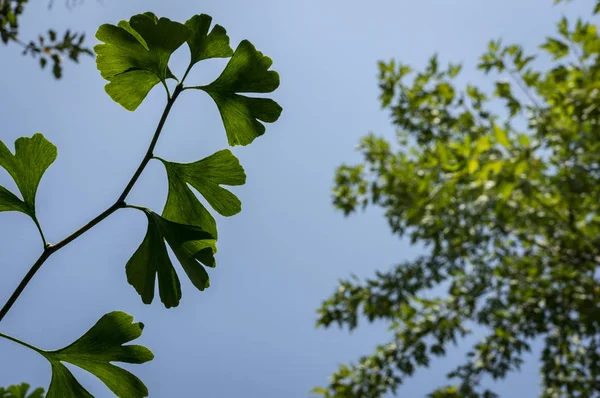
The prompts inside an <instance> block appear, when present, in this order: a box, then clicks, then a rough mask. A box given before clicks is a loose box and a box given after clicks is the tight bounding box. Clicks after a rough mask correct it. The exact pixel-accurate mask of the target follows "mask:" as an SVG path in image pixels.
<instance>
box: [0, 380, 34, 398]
mask: <svg viewBox="0 0 600 398" xmlns="http://www.w3.org/2000/svg"><path fill="white" fill-rule="evenodd" d="M29 388H30V385H29V384H27V383H21V384H16V385H14V386H9V387H7V388H6V389H4V388H1V387H0V398H44V389H43V388H36V389H35V390H34V391H32V392H31V394H29V395H27V393H28V392H29Z"/></svg>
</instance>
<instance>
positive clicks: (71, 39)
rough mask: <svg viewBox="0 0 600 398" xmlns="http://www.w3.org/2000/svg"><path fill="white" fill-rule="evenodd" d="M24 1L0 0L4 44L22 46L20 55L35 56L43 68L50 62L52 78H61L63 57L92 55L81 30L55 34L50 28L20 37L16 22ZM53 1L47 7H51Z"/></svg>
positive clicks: (0, 31) (0, 30)
mask: <svg viewBox="0 0 600 398" xmlns="http://www.w3.org/2000/svg"><path fill="white" fill-rule="evenodd" d="M27 3H28V0H0V40H1V41H2V43H4V44H6V45H7V44H16V45H19V46H21V47H23V55H30V56H32V57H33V58H34V59H37V60H38V62H39V64H40V67H41V68H42V69H43V68H45V67H46V65H48V63H49V62H51V63H52V74H53V75H54V77H55V78H56V79H60V78H61V77H62V72H63V57H65V56H66V57H68V58H69V59H71V60H72V61H74V62H79V57H80V56H81V55H82V54H85V55H93V54H92V51H91V50H90V49H89V48H87V47H84V46H83V43H84V40H85V33H75V32H71V31H70V30H66V31H65V32H64V33H63V34H60V35H59V34H58V33H57V32H56V31H55V30H52V29H50V30H49V31H48V32H45V33H42V34H40V35H39V36H38V37H37V38H36V39H30V40H26V39H23V38H22V37H21V35H20V32H19V22H20V19H21V16H22V14H23V12H24V11H25V6H26V5H27ZM53 3H54V2H53V1H50V3H49V4H48V7H49V8H51V7H52V5H53ZM75 3H76V1H74V0H67V4H66V5H67V6H68V7H71V6H73V5H75Z"/></svg>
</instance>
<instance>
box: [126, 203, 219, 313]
mask: <svg viewBox="0 0 600 398" xmlns="http://www.w3.org/2000/svg"><path fill="white" fill-rule="evenodd" d="M138 209H139V210H141V211H143V212H144V214H146V217H147V218H148V230H147V232H146V236H145V238H144V240H143V242H142V244H141V245H140V246H139V247H138V249H137V250H136V251H135V253H134V254H133V255H132V257H131V258H130V259H129V261H128V262H127V265H126V267H125V268H126V272H127V280H128V282H129V283H130V284H131V285H132V286H133V287H134V288H135V290H136V291H137V292H138V294H139V295H140V296H141V297H142V301H143V302H144V303H145V304H150V303H152V301H153V299H154V290H155V282H156V278H157V277H158V290H159V294H160V298H161V301H162V302H163V304H164V305H165V307H167V308H171V307H176V306H177V305H179V301H180V299H181V285H180V282H179V278H178V277H177V273H176V272H175V269H174V268H173V265H172V263H171V260H170V259H169V254H168V252H167V248H166V245H165V240H166V241H167V243H168V244H169V246H170V247H171V249H172V250H173V252H174V253H175V256H176V257H177V259H178V260H179V262H180V263H181V265H182V267H183V269H184V271H185V272H186V274H187V275H188V277H189V278H190V280H191V281H192V283H193V284H194V286H196V287H197V288H198V289H200V290H204V289H205V288H207V287H209V286H210V279H209V277H208V273H207V272H206V270H205V269H204V267H203V266H202V264H204V265H205V266H208V267H214V266H215V261H214V253H215V252H216V245H215V239H214V238H213V236H212V234H210V233H209V232H206V231H204V230H202V229H200V228H198V227H196V226H193V225H184V224H179V223H176V222H172V221H169V220H167V219H165V218H163V217H161V216H159V215H158V214H156V213H154V212H152V211H150V210H148V209H143V208H138Z"/></svg>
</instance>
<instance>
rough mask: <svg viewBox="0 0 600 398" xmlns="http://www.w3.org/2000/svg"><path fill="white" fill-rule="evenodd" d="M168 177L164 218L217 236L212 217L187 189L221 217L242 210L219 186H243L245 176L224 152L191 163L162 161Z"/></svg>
mask: <svg viewBox="0 0 600 398" xmlns="http://www.w3.org/2000/svg"><path fill="white" fill-rule="evenodd" d="M162 162H163V164H164V165H165V168H166V169H167V175H168V177H169V195H168V197H167V203H166V204H165V209H164V211H163V217H165V218H166V219H168V220H171V221H174V222H178V223H181V224H186V225H195V226H197V227H200V228H202V229H203V230H205V231H208V232H210V233H211V234H212V235H213V236H214V237H215V238H216V237H217V228H216V223H215V220H214V218H213V216H212V215H211V214H210V213H209V212H208V210H206V208H205V207H204V206H203V205H202V204H201V203H200V201H199V200H198V199H197V198H196V196H195V195H194V193H193V192H192V191H191V190H190V188H189V187H188V184H189V185H191V186H192V187H194V188H195V189H196V190H197V191H198V192H200V193H201V194H202V196H203V197H204V198H205V199H206V201H207V202H208V203H209V204H210V205H211V206H212V208H213V209H215V210H216V211H217V212H218V213H219V214H221V215H223V216H232V215H234V214H237V213H239V212H240V211H241V209H242V204H241V202H240V200H239V199H238V198H237V196H235V195H234V194H233V193H231V192H230V191H228V190H226V189H224V188H222V187H221V185H230V186H235V185H243V184H244V183H245V182H246V174H245V173H244V169H243V168H242V166H241V165H240V163H239V161H238V159H237V158H236V157H235V156H234V155H233V153H231V151H229V150H227V149H225V150H222V151H219V152H216V153H215V154H213V155H211V156H209V157H207V158H204V159H202V160H199V161H197V162H194V163H187V164H183V163H173V162H167V161H164V160H162Z"/></svg>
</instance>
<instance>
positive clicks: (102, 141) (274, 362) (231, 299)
mask: <svg viewBox="0 0 600 398" xmlns="http://www.w3.org/2000/svg"><path fill="white" fill-rule="evenodd" d="M62 3H63V1H62V0H56V4H55V6H54V9H52V10H51V11H48V10H47V8H46V4H47V3H46V0H33V1H31V2H30V4H29V5H28V6H27V10H26V13H25V14H24V16H23V19H22V34H23V38H28V37H32V38H33V37H35V35H36V34H37V33H38V32H41V31H44V30H46V29H48V28H56V30H58V31H59V32H60V31H63V30H64V29H67V28H71V29H73V30H75V31H86V32H88V41H87V42H88V44H92V43H95V39H94V38H93V34H94V32H95V30H96V28H97V27H98V26H99V25H100V24H102V23H116V22H118V21H119V20H121V19H128V18H129V17H130V16H131V15H133V14H136V13H140V12H145V11H153V12H154V13H156V14H157V15H158V16H165V17H169V18H171V19H174V20H178V21H181V22H183V21H185V20H186V19H187V18H189V17H190V16H192V15H193V14H199V13H207V14H210V15H211V16H213V19H214V21H215V22H216V23H219V24H221V25H223V26H224V27H225V28H226V29H227V30H228V33H229V36H230V37H231V40H232V44H233V45H234V46H235V45H237V43H239V41H241V40H242V39H249V40H250V41H251V42H252V43H254V44H255V46H256V47H257V48H258V49H259V50H261V51H262V52H263V53H265V54H266V55H268V56H270V57H271V58H272V59H273V60H274V65H273V69H275V70H277V71H278V72H279V73H280V75H281V87H280V88H279V89H278V90H277V92H276V93H275V94H274V96H273V97H274V98H275V99H276V100H277V101H278V102H279V103H280V104H281V105H282V106H283V108H284V111H283V114H282V117H281V119H280V121H279V122H277V123H275V124H273V125H268V127H267V133H266V134H265V135H264V136H263V137H261V138H259V139H257V140H256V141H255V142H254V143H253V144H252V145H250V146H248V147H236V148H234V149H233V150H234V152H235V154H236V155H237V156H238V157H239V158H240V161H241V163H242V165H243V166H244V167H245V169H246V173H247V174H248V180H247V185H245V186H243V187H236V188H235V189H234V192H235V193H236V194H238V196H239V197H240V199H241V200H242V202H243V211H242V213H241V214H239V215H237V216H234V217H232V218H223V217H220V218H217V222H218V225H219V232H220V241H219V254H218V258H217V261H218V266H217V268H216V269H215V270H212V271H211V272H210V275H211V280H212V286H211V287H210V289H208V290H206V291H204V292H198V291H196V290H195V289H194V288H193V287H192V286H191V284H190V283H189V282H188V281H187V280H186V279H185V278H182V289H183V299H182V302H181V305H180V306H179V307H178V308H175V309H170V310H166V309H164V307H162V306H161V304H160V302H158V300H156V302H155V303H154V304H153V305H151V306H146V305H144V304H142V303H141V300H140V299H139V297H138V295H137V294H136V293H135V291H134V290H133V288H132V287H131V286H129V285H128V283H127V281H126V278H125V271H124V266H125V263H126V262H127V260H128V258H129V257H130V256H131V254H132V253H133V252H134V251H135V249H136V248H137V246H138V245H139V243H140V242H141V240H142V238H143V235H144V233H145V229H146V221H145V217H144V216H143V215H142V214H140V213H139V212H135V211H132V210H123V211H120V212H118V213H117V214H115V215H113V216H111V217H110V218H109V219H107V220H106V221H104V222H102V223H101V224H100V225H99V226H98V227H96V228H94V229H93V230H92V231H90V232H89V233H87V234H86V235H84V236H83V237H81V238H80V239H78V240H77V241H75V242H74V243H72V244H71V245H69V246H67V247H66V248H65V249H63V250H61V251H60V252H59V253H57V254H56V255H54V256H53V257H52V258H51V259H50V260H49V261H48V262H47V263H46V264H45V265H44V267H43V268H42V270H41V271H40V272H39V273H38V275H37V276H36V278H35V279H34V280H33V282H32V283H31V284H30V285H29V287H28V289H27V290H26V292H25V293H24V294H23V296H22V298H21V299H20V300H19V301H18V302H17V304H16V305H15V307H14V308H13V310H12V312H11V313H9V315H8V316H7V317H6V318H5V320H4V321H3V322H2V323H1V324H0V331H2V332H4V333H8V334H11V335H14V336H16V337H19V338H21V339H23V340H25V341H27V342H29V343H32V344H34V345H37V346H40V347H42V348H45V349H55V348H59V347H62V346H64V345H66V344H69V343H70V342H72V341H73V340H74V339H76V338H77V337H79V336H80V335H81V334H82V333H83V332H85V331H86V330H87V329H88V328H89V327H91V326H92V325H93V324H94V323H95V322H96V321H97V320H98V319H99V318H100V317H101V316H102V315H103V314H105V313H107V312H110V311H114V310H123V311H126V312H128V313H130V314H133V315H134V316H135V317H136V319H137V320H140V321H143V322H144V323H145V324H146V329H145V330H144V336H143V337H142V338H141V339H140V343H142V344H144V345H147V346H148V347H150V348H151V349H152V350H153V351H154V353H155V355H156V358H155V360H154V361H152V362H150V363H148V364H145V365H142V366H135V367H133V368H132V369H134V371H135V373H136V374H137V375H138V376H139V377H140V378H141V379H142V380H144V381H145V383H146V385H147V386H148V387H149V389H150V397H169V398H170V397H190V396H193V397H196V396H202V397H210V398H221V397H223V398H225V397H227V398H229V397H239V396H246V397H261V398H280V397H286V398H292V397H298V398H300V397H307V396H308V391H309V390H310V389H311V388H312V387H314V386H315V385H321V384H325V383H326V382H327V377H328V375H329V374H330V373H331V372H332V371H334V370H335V369H336V367H337V365H338V364H339V363H341V362H347V361H351V360H354V359H357V358H358V357H359V356H360V355H361V354H365V353H368V352H370V350H371V349H372V348H373V347H374V346H375V345H376V344H378V343H384V342H386V341H387V338H388V336H387V335H386V328H385V325H372V326H366V325H364V327H362V328H360V330H358V331H356V332H354V333H353V334H351V335H350V334H348V333H347V332H346V331H338V330H336V329H331V330H316V329H315V327H314V323H315V319H316V316H315V309H316V308H317V307H318V306H319V304H320V302H321V301H322V300H323V299H325V298H326V297H327V296H328V295H329V294H330V293H331V292H332V291H333V289H334V288H335V285H336V281H337V280H338V278H341V277H346V276H347V275H349V274H350V273H356V274H357V275H359V276H370V275H371V274H372V273H373V271H374V270H376V269H387V268H389V267H391V266H392V265H394V264H395V263H398V262H400V261H402V260H405V259H408V258H411V257H414V256H415V255H416V254H417V253H418V249H417V248H411V247H410V246H409V244H408V243H407V242H406V241H402V240H398V238H397V237H394V236H392V235H391V234H390V232H389V230H388V227H387V225H386V222H385V220H384V218H383V217H382V215H381V213H380V212H379V211H376V210H370V211H367V212H366V213H365V214H362V215H357V216H354V217H351V218H348V219H344V217H343V216H342V215H341V214H340V213H338V212H335V211H334V210H333V207H332V206H331V203H330V188H331V186H332V179H333V173H334V169H335V167H336V166H337V165H339V164H340V163H342V162H344V161H346V162H352V161H355V160H357V159H358V156H357V154H356V153H355V151H354V148H355V146H356V144H357V142H358V140H359V138H360V137H361V136H362V135H364V134H366V133H368V132H369V131H373V132H376V133H378V134H382V135H385V136H388V137H392V136H393V128H392V127H391V126H390V124H389V121H388V117H387V114H386V113H385V112H382V111H381V110H380V109H379V102H378V100H377V96H378V94H379V93H378V87H377V79H376V75H377V67H376V63H377V61H378V60H380V59H385V60H388V59H390V58H397V59H399V60H401V61H403V62H405V63H408V64H411V65H416V66H421V65H424V64H425V62H426V61H427V59H428V57H429V56H430V55H431V54H433V53H434V52H438V53H439V55H440V59H441V60H442V61H443V62H447V61H453V62H456V61H461V62H464V63H465V67H464V69H463V74H462V79H463V81H470V82H472V83H477V84H479V83H482V82H483V81H484V80H483V77H482V75H481V74H479V73H478V72H476V71H475V67H474V66H475V64H476V60H477V57H478V56H479V55H480V54H481V53H482V52H483V51H484V50H485V47H486V44H487V42H488V40H489V39H493V38H498V37H503V38H504V39H505V41H507V42H517V43H521V44H523V45H524V46H525V48H526V49H530V50H533V49H534V47H535V45H536V44H538V43H540V42H541V40H542V39H543V38H544V37H545V36H546V35H547V34H552V33H553V26H554V22H555V21H556V20H557V19H558V18H559V17H560V16H561V14H562V13H563V12H564V13H567V14H568V15H576V14H577V13H578V12H580V13H584V14H585V13H587V12H588V10H590V9H591V8H590V7H591V5H590V1H584V0H580V1H576V2H574V3H573V5H572V6H569V7H553V6H552V4H551V3H552V1H551V0H535V1H523V0H504V1H501V2H500V1H498V2H491V1H481V0H452V1H451V0H430V1H407V0H380V1H373V2H364V1H355V0H351V1H341V0H329V1H317V0H304V1H294V2H291V1H286V0H259V1H252V2H250V1H244V0H228V1H225V0H224V1H189V0H186V1H183V0H171V1H168V2H167V1H158V0H128V1H126V2H125V1H123V2H117V1H114V0H104V1H103V2H102V3H97V2H95V1H92V0H88V1H86V2H85V4H83V5H80V6H77V7H75V8H74V9H72V10H68V9H66V8H65V7H63V4H62ZM19 54H20V49H19V48H17V47H15V46H11V47H8V48H7V47H2V48H0V71H1V73H2V75H1V76H2V78H0V93H1V94H2V95H0V109H1V111H0V118H1V120H2V123H1V130H0V139H1V140H2V141H3V142H5V143H6V144H7V145H9V146H10V147H11V148H12V143H13V142H14V140H15V139H16V138H18V137H20V136H31V135H32V134H33V133H35V132H42V133H43V134H44V135H45V136H46V137H47V138H48V139H49V140H50V141H52V142H53V143H54V144H56V145H57V146H58V149H59V156H58V159H57V161H56V163H55V164H54V165H52V166H51V167H50V169H49V170H48V172H47V174H46V176H45V178H44V179H43V180H42V183H41V186H40V189H39V191H38V214H39V218H40V221H41V223H42V225H43V227H44V230H45V233H46V237H47V238H48V240H49V241H51V242H56V241H59V240H60V239H62V238H64V237H65V236H66V235H68V234H70V233H71V232H72V231H73V230H75V229H76V228H78V227H79V226H81V225H82V224H84V223H85V222H87V221H88V220H90V219H91V218H93V217H95V216H96V215H97V214H98V213H99V212H101V211H103V210H104V209H105V208H106V207H107V206H108V205H110V204H111V203H112V202H113V201H114V200H115V199H116V197H117V196H118V195H119V193H120V192H121V191H122V190H123V188H124V186H125V184H126V183H127V181H128V180H129V178H130V176H131V174H132V173H133V171H134V170H135V168H136V167H137V165H138V163H139V161H140V159H141V158H142V156H143V154H144V152H145V150H146V148H147V144H148V143H149V140H150V138H151V135H152V132H153V130H154V127H155V125H156V123H157V121H158V118H159V116H160V112H161V111H162V109H163V107H164V93H163V92H162V91H161V89H160V88H159V87H157V88H156V89H155V90H154V91H153V92H152V93H151V94H150V95H149V97H148V98H147V99H146V101H145V102H144V103H143V105H142V106H141V107H140V108H139V109H138V110H137V111H136V112H134V113H130V112H127V111H125V110H124V109H123V108H121V107H120V106H119V105H117V104H115V103H114V102H112V100H111V99H110V98H109V97H108V96H107V95H106V94H105V93H104V90H103V86H104V83H105V82H104V81H103V80H102V78H101V77H100V75H99V73H98V72H97V70H96V67H95V64H94V61H93V60H92V59H91V58H89V59H84V60H83V62H82V63H81V65H79V66H75V65H72V64H70V63H67V64H66V68H65V69H66V70H65V77H64V78H63V80H62V81H59V82H56V81H54V80H53V79H52V78H51V76H50V73H49V71H41V70H40V69H39V67H38V65H37V63H36V62H34V61H33V60H31V59H28V58H26V57H21V56H19ZM187 57H188V53H187V49H186V48H184V47H182V48H181V49H180V50H179V51H178V52H177V53H176V54H175V55H174V57H173V62H172V65H173V68H172V69H173V70H174V72H175V73H176V74H179V75H181V73H182V72H183V70H184V69H185V66H186V62H187ZM223 65H224V62H221V61H220V60H219V61H210V62H206V63H205V64H202V65H200V66H199V67H197V68H195V70H194V71H193V73H192V74H191V75H190V77H189V79H188V82H190V83H191V82H197V83H198V84H200V83H204V82H210V81H212V79H213V78H214V77H216V76H217V75H218V74H219V72H220V70H221V69H222V67H223ZM226 145H227V142H226V139H225V133H224V130H223V127H222V124H221V121H220V117H219V114H218V112H217V110H216V107H215V105H214V104H213V103H212V102H211V100H210V99H209V98H208V96H206V95H203V94H202V93H200V92H191V91H190V92H185V93H184V95H182V96H181V97H180V100H178V102H177V104H176V105H175V108H174V110H173V111H172V113H171V116H170V119H169V120H168V122H167V125H166V127H165V131H164V134H163V136H162V137H161V139H160V142H159V145H158V147H157V150H156V154H157V155H158V156H161V157H163V158H165V159H169V160H174V161H179V162H190V161H195V160H198V159H200V158H203V157H205V156H208V155H210V154H211V153H213V152H215V151H217V150H219V149H222V148H224V147H226ZM166 182H167V181H166V176H165V173H164V169H163V168H162V166H161V165H160V164H158V163H151V164H150V166H149V167H148V168H147V169H146V171H145V172H144V174H143V176H142V178H141V179H140V180H139V183H138V184H137V186H136V187H135V189H134V190H133V192H132V194H131V195H130V197H129V199H128V202H130V203H134V204H138V205H143V206H148V207H150V208H152V209H154V210H156V211H157V212H159V211H160V210H161V209H162V206H163V203H164V200H165V198H166V189H167V184H166ZM0 184H1V185H3V186H6V187H8V188H9V189H11V188H14V184H13V183H12V181H10V179H9V178H8V176H7V174H6V173H4V171H1V172H0ZM40 246H41V245H40V241H39V237H38V236H37V233H36V230H35V227H34V226H33V224H32V223H31V222H30V220H29V219H28V218H27V217H26V216H24V215H21V214H16V213H2V214H0V271H1V275H2V276H1V278H0V302H2V303H3V302H4V301H5V300H6V298H7V297H8V296H9V295H10V293H11V292H12V290H13V289H14V287H15V286H16V285H17V284H18V282H19V281H20V279H21V278H22V277H23V275H24V274H25V273H26V272H27V269H28V268H29V267H30V265H31V264H32V263H33V261H34V260H35V259H36V258H37V256H38V255H39V253H40V250H41V247H40ZM461 359H462V354H460V350H458V351H456V352H453V351H451V352H450V355H449V357H448V358H446V359H445V360H443V361H441V362H436V363H435V364H434V366H432V367H431V368H430V369H429V370H424V371H421V372H419V373H418V374H417V375H416V376H415V377H414V378H413V379H411V380H410V381H408V382H407V384H406V386H405V387H403V389H402V390H401V395H402V396H404V395H405V396H423V395H424V394H425V393H426V392H428V391H430V390H431V389H433V388H435V387H436V386H440V385H442V384H445V383H444V377H443V375H444V373H445V371H447V370H449V369H450V368H451V367H452V365H453V364H456V363H458V361H460V360H461ZM533 365H534V364H528V365H527V366H526V367H525V369H524V372H523V373H522V374H521V375H518V376H514V377H511V378H510V379H509V380H508V382H507V383H505V384H504V385H502V386H500V387H499V388H498V389H497V391H498V392H500V393H501V396H504V395H505V394H508V393H509V392H510V394H511V395H512V396H514V397H530V396H533V395H534V394H535V393H536V392H537V378H536V377H537V369H536V368H535V367H534V366H533ZM75 373H76V374H77V375H78V376H80V380H82V382H83V384H84V385H85V386H86V387H87V388H88V389H89V390H90V391H91V392H92V393H93V394H94V395H95V396H96V397H99V398H100V397H110V396H112V395H111V394H110V393H109V392H108V390H107V389H106V388H105V387H104V386H103V385H102V384H101V383H100V382H99V381H98V380H96V379H94V378H93V377H91V376H89V375H87V374H85V373H84V372H81V371H78V370H75ZM24 380H26V381H28V382H30V383H31V384H33V385H41V386H47V385H48V383H49V380H50V368H49V365H48V363H46V362H45V360H44V359H43V358H41V357H39V356H38V355H37V354H35V353H33V352H29V351H27V350H25V349H23V348H22V347H20V346H17V345H15V344H13V343H11V342H8V341H0V385H7V384H12V383H18V382H21V381H24ZM503 393H504V394H503Z"/></svg>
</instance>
